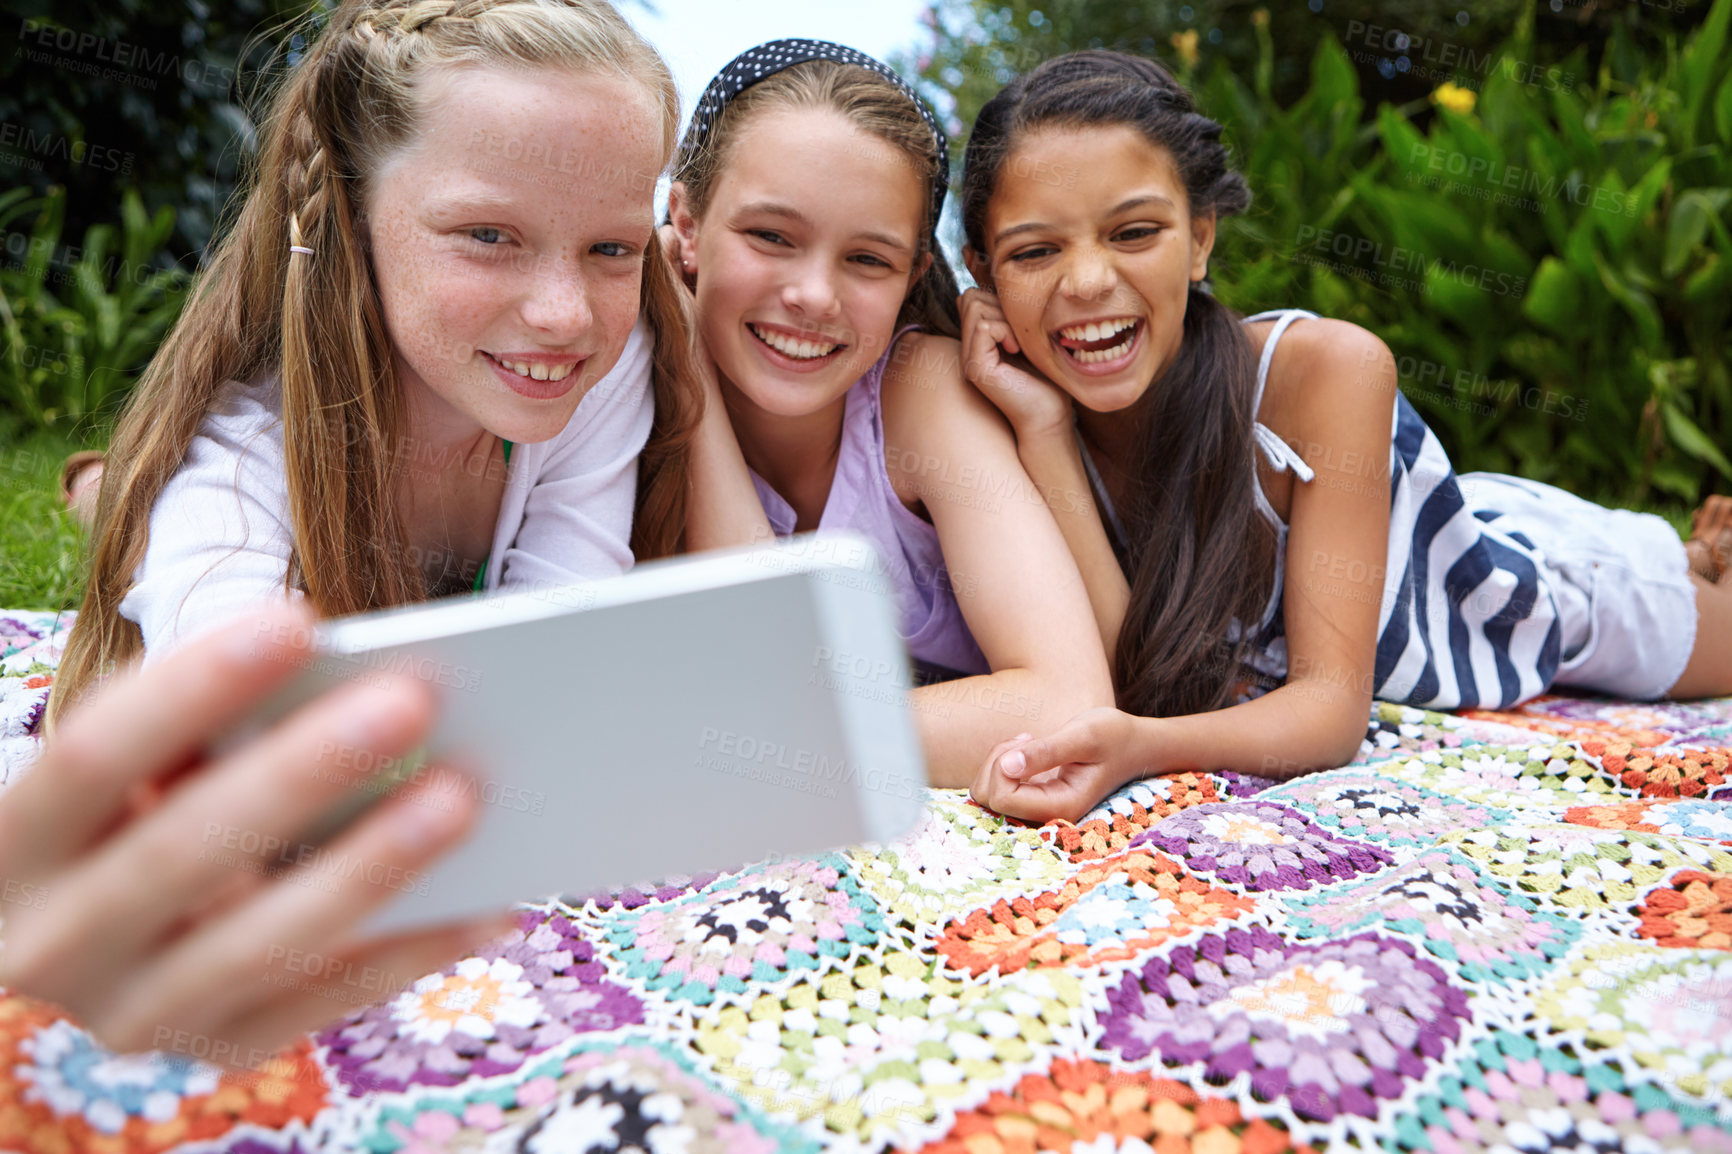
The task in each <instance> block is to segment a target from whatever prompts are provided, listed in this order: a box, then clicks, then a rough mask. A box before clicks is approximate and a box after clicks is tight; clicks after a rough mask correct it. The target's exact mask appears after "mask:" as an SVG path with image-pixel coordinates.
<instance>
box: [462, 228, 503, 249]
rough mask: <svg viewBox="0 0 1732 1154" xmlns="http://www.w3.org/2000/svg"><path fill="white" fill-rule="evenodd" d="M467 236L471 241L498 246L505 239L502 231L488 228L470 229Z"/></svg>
mask: <svg viewBox="0 0 1732 1154" xmlns="http://www.w3.org/2000/svg"><path fill="white" fill-rule="evenodd" d="M469 236H470V238H471V239H473V240H477V241H480V242H481V243H482V244H488V245H492V244H498V243H500V242H501V241H503V240H504V239H505V233H504V232H503V231H502V230H500V229H497V228H492V227H490V226H483V227H481V228H472V229H470V230H469Z"/></svg>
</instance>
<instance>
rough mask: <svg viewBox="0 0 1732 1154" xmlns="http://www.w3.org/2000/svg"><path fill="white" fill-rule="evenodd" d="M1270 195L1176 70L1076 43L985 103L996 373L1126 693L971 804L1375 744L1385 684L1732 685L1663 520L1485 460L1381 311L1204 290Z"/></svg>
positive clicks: (978, 182)
mask: <svg viewBox="0 0 1732 1154" xmlns="http://www.w3.org/2000/svg"><path fill="white" fill-rule="evenodd" d="M1249 204H1250V192H1249V190H1248V189H1247V188H1246V185H1245V181H1244V178H1243V177H1241V176H1240V175H1239V174H1238V173H1237V172H1234V171H1233V170H1232V168H1231V166H1230V165H1229V163H1228V155H1227V150H1226V148H1225V146H1224V145H1223V144H1222V143H1221V126H1220V125H1219V124H1217V123H1216V122H1214V121H1212V120H1210V119H1208V118H1207V117H1205V116H1203V115H1202V114H1201V113H1200V112H1198V111H1197V108H1196V106H1195V104H1194V103H1193V101H1192V99H1191V96H1190V94H1189V93H1188V92H1186V91H1185V89H1184V88H1183V87H1182V86H1180V85H1179V84H1178V83H1177V82H1176V81H1175V80H1174V79H1173V78H1172V77H1171V76H1170V75H1169V74H1168V73H1167V72H1166V70H1165V69H1163V68H1161V67H1160V65H1158V64H1155V63H1153V62H1152V61H1148V60H1144V59H1140V58H1138V57H1134V56H1128V55H1124V54H1122V53H1114V52H1100V51H1093V52H1078V53H1074V54H1071V55H1067V56H1062V57H1059V58H1056V59H1054V60H1050V61H1048V62H1046V63H1045V64H1042V65H1041V66H1040V67H1038V68H1036V69H1034V70H1033V71H1032V72H1030V73H1029V74H1028V75H1026V76H1023V77H1021V78H1019V79H1017V80H1014V81H1012V82H1011V83H1010V84H1009V85H1008V86H1007V87H1006V88H1005V89H1004V90H1003V91H1002V92H1000V93H999V94H998V95H997V96H996V97H994V98H993V99H992V100H991V101H989V102H988V103H987V104H986V106H985V107H984V108H983V109H982V110H981V112H980V115H979V118H978V119H977V121H976V123H975V126H974V129H973V132H972V134H971V136H970V138H969V143H968V153H967V159H966V164H965V168H964V172H963V177H962V216H963V224H964V228H965V230H966V232H967V237H968V247H967V249H966V250H965V255H966V259H967V261H968V265H969V269H970V271H971V272H972V273H973V274H974V277H975V280H976V282H977V283H978V284H979V286H980V287H979V288H977V289H972V290H970V291H969V292H968V293H967V294H966V298H965V300H964V303H963V308H962V313H963V337H962V340H963V347H964V358H965V363H966V365H967V369H968V372H969V375H970V377H971V378H972V380H973V381H974V382H975V383H976V385H977V386H978V387H979V388H980V390H981V392H983V393H984V394H985V395H986V396H987V397H989V398H990V399H991V400H992V401H993V402H994V403H995V404H997V405H998V406H999V407H1000V408H1001V409H1002V410H1003V411H1004V413H1005V414H1006V415H1007V416H1008V417H1009V419H1010V421H1011V423H1012V424H1013V425H1014V426H1015V428H1016V436H1017V446H1018V452H1019V454H1020V456H1021V459H1022V461H1023V463H1024V464H1025V465H1026V466H1027V468H1028V471H1029V474H1030V475H1031V476H1032V477H1033V478H1034V479H1035V480H1036V481H1037V482H1038V483H1040V484H1041V485H1042V486H1043V488H1045V489H1046V490H1047V491H1060V492H1062V491H1064V490H1065V489H1067V488H1072V487H1080V488H1084V489H1092V491H1093V492H1094V493H1095V494H1096V496H1097V498H1098V512H1097V511H1096V509H1094V508H1085V507H1082V505H1081V504H1080V503H1072V504H1070V505H1067V506H1065V507H1062V508H1061V507H1055V509H1054V512H1055V513H1056V514H1057V516H1058V519H1059V523H1060V526H1061V528H1062V529H1063V531H1064V533H1065V537H1066V539H1067V541H1068V542H1069V543H1070V546H1071V549H1072V552H1073V553H1074V555H1075V556H1076V559H1077V562H1078V565H1079V567H1080V568H1081V570H1082V572H1083V576H1084V579H1085V580H1086V581H1087V582H1088V586H1089V593H1090V600H1091V603H1092V604H1093V607H1094V611H1095V617H1096V621H1097V624H1098V627H1099V630H1100V634H1101V637H1102V639H1103V641H1104V642H1105V644H1106V648H1107V650H1108V652H1109V653H1112V654H1114V656H1115V662H1114V667H1115V681H1116V685H1117V696H1118V705H1119V708H1118V709H1101V710H1096V711H1093V712H1092V713H1087V714H1083V715H1081V716H1079V717H1078V718H1076V719H1074V720H1073V721H1071V722H1070V723H1069V724H1067V725H1066V726H1065V727H1064V728H1063V729H1062V730H1061V731H1060V732H1058V733H1056V734H1053V735H1051V736H1050V737H1048V738H1045V739H1041V740H1030V739H1026V738H1023V739H1017V740H1013V741H1009V742H1006V743H1004V744H1002V745H1001V746H999V747H998V748H996V749H995V750H993V751H992V753H991V755H990V756H989V758H988V760H987V763H986V767H985V769H984V770H983V773H982V776H981V779H980V781H981V785H980V786H979V787H977V788H976V790H975V796H976V798H977V799H979V800H980V801H982V802H983V803H984V804H987V805H990V806H992V807H993V808H995V809H997V810H999V811H1001V812H1004V813H1007V814H1012V815H1015V816H1017V817H1022V818H1028V819H1031V820H1046V819H1049V818H1053V817H1066V818H1071V819H1075V818H1078V817H1080V816H1081V814H1083V813H1084V812H1086V811H1087V810H1088V809H1089V808H1090V807H1092V806H1093V805H1094V804H1095V803H1096V802H1098V801H1099V800H1101V799H1102V798H1103V797H1105V796H1106V795H1107V794H1109V793H1111V792H1112V791H1113V790H1114V789H1116V788H1118V787H1119V786H1120V785H1123V784H1125V783H1127V782H1129V781H1131V780H1134V779H1136V778H1139V777H1143V776H1147V775H1151V774H1159V773H1166V772H1173V771H1179V770H1187V769H1235V770H1240V771H1243V772H1247V773H1253V774H1261V775H1263V776H1275V777H1286V776H1289V775H1291V774H1294V773H1299V772H1304V771H1307V770H1310V769H1320V768H1328V767H1332V766H1337V765H1341V764H1343V763H1345V762H1346V761H1348V760H1349V759H1350V758H1352V757H1353V755H1354V754H1355V752H1356V751H1357V750H1358V748H1359V743H1360V741H1361V739H1362V738H1363V737H1364V734H1365V721H1366V716H1367V711H1368V707H1369V705H1370V703H1371V700H1372V698H1373V696H1374V695H1375V696H1376V697H1378V698H1381V699H1383V700H1388V701H1398V702H1406V703H1410V704H1413V705H1419V706H1425V707H1430V708H1441V709H1454V708H1471V707H1488V708H1507V707H1508V706H1510V705H1513V704H1514V703H1516V702H1519V701H1523V700H1526V699H1528V698H1531V697H1533V696H1534V695H1536V694H1538V693H1541V692H1543V691H1544V690H1546V689H1547V688H1549V687H1550V686H1553V685H1570V686H1579V687H1583V688H1588V689H1593V690H1598V691H1602V692H1606V693H1612V694H1615V695H1618V696H1622V697H1631V698H1642V699H1651V698H1657V697H1662V696H1672V697H1696V696H1712V695H1719V694H1725V693H1728V692H1732V645H1729V644H1728V640H1729V638H1732V577H1729V576H1727V575H1725V574H1724V573H1723V572H1722V569H1723V568H1724V563H1723V561H1721V560H1720V554H1718V553H1717V552H1716V551H1715V550H1714V548H1712V546H1713V545H1714V544H1715V543H1716V542H1717V541H1719V540H1720V538H1721V536H1722V534H1723V532H1724V527H1725V525H1724V523H1725V521H1726V519H1727V518H1726V512H1727V510H1726V509H1725V507H1724V505H1723V504H1715V503H1711V504H1710V505H1709V506H1706V507H1705V508H1704V510H1703V511H1702V513H1701V514H1700V515H1699V517H1698V523H1697V531H1698V533H1699V534H1701V535H1702V537H1703V540H1702V541H1701V542H1699V543H1698V544H1697V545H1695V546H1694V547H1693V548H1692V549H1691V550H1690V551H1689V552H1688V554H1687V551H1686V549H1685V546H1684V545H1683V543H1682V542H1680V541H1679V539H1678V535H1677V534H1676V533H1674V532H1673V531H1672V529H1671V528H1670V526H1668V525H1667V524H1666V523H1665V522H1664V521H1662V520H1661V519H1660V518H1658V517H1654V516H1651V515H1646V514H1635V513H1630V512H1625V511H1621V510H1609V509H1602V508H1600V507H1598V506H1595V505H1591V504H1589V503H1588V502H1586V501H1582V500H1580V499H1579V498H1576V497H1574V496H1572V495H1570V494H1568V493H1565V492H1562V491H1561V490H1558V489H1555V488H1552V487H1550V486H1547V485H1541V484H1538V483H1536V482H1532V481H1526V480H1523V479H1521V478H1515V477H1503V476H1497V475H1493V474H1484V473H1474V474H1465V475H1460V476H1458V475H1457V474H1456V473H1455V471H1454V469H1453V468H1452V467H1451V465H1450V462H1449V459H1448V457H1447V456H1446V455H1445V453H1444V451H1443V447H1442V446H1441V445H1440V444H1439V443H1438V440H1437V438H1436V437H1435V436H1434V435H1433V434H1432V433H1431V431H1430V430H1429V429H1428V428H1427V427H1426V426H1425V423H1424V422H1423V421H1422V420H1421V419H1420V417H1419V415H1418V413H1417V412H1416V411H1415V410H1414V409H1413V408H1412V406H1411V405H1409V404H1408V402H1407V401H1406V400H1405V399H1404V398H1402V397H1401V395H1400V393H1399V391H1398V390H1397V388H1396V371H1395V364H1394V360H1393V358H1392V357H1391V355H1390V353H1389V350H1388V349H1387V348H1385V347H1384V345H1383V343H1382V342H1381V341H1379V340H1378V339H1377V338H1376V337H1375V336H1373V335H1372V334H1370V333H1368V332H1366V331H1365V330H1364V329H1361V328H1359V327H1357V326H1355V325H1351V324H1346V323H1344V322H1340V321H1333V320H1324V319H1319V318H1316V317H1315V316H1314V315H1313V314H1311V313H1307V312H1303V311H1301V310H1287V311H1285V312H1280V313H1265V314H1261V315H1258V316H1253V317H1248V318H1245V319H1244V320H1243V321H1241V320H1240V319H1239V318H1238V317H1236V316H1234V315H1233V314H1232V313H1231V312H1229V311H1228V310H1227V309H1226V308H1224V307H1223V306H1222V305H1221V304H1219V303H1218V302H1217V301H1216V300H1215V299H1214V298H1213V297H1212V296H1211V295H1210V294H1209V293H1208V291H1207V289H1206V285H1205V278H1206V277H1207V275H1208V268H1209V256H1210V252H1211V249H1212V247H1213V244H1214V239H1215V228H1216V225H1217V222H1218V221H1219V220H1220V218H1222V217H1224V216H1228V215H1232V214H1234V213H1239V212H1243V211H1244V210H1245V209H1246V208H1247V207H1248V206H1249Z"/></svg>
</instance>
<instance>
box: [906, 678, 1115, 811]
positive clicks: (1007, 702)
mask: <svg viewBox="0 0 1732 1154" xmlns="http://www.w3.org/2000/svg"><path fill="white" fill-rule="evenodd" d="M1063 680H1064V679H1062V678H1060V677H1058V676H1056V675H1047V676H1043V675H1041V674H1040V673H1038V672H1036V671H1035V670H1032V669H1021V668H1016V669H1001V670H999V671H998V672H997V673H991V674H983V675H981V676H978V677H962V678H958V679H957V680H955V681H942V682H939V683H938V684H936V685H923V686H920V687H919V688H917V689H915V690H914V691H913V692H911V693H910V694H909V695H908V703H909V707H910V708H911V709H912V710H913V713H914V725H915V729H916V730H917V731H918V732H919V734H920V745H921V748H922V750H923V751H924V752H925V754H926V775H927V778H928V779H929V780H930V781H931V783H932V784H933V785H935V786H938V787H939V788H942V789H966V788H968V786H969V785H970V784H971V783H972V782H973V781H974V777H975V774H976V773H977V772H979V770H980V767H981V765H982V764H984V763H985V761H986V755H987V754H988V753H990V752H992V747H993V746H995V745H997V744H998V743H999V742H1001V741H1003V740H1005V739H1006V738H1008V737H1014V736H1016V735H1017V734H1018V733H1032V734H1034V735H1035V736H1037V737H1038V736H1041V735H1043V734H1045V733H1048V732H1050V731H1052V730H1054V729H1056V728H1058V727H1059V726H1061V725H1063V724H1064V723H1065V722H1066V721H1068V720H1070V719H1071V718H1072V717H1075V716H1076V715H1077V714H1078V713H1081V712H1082V711H1083V710H1085V709H1090V708H1093V707H1095V706H1097V705H1104V704H1108V703H1107V702H1103V701H1097V700H1093V699H1091V698H1089V696H1088V695H1086V694H1079V693H1077V692H1075V691H1074V690H1072V689H1069V688H1067V687H1066V686H1065V685H1064V684H1063Z"/></svg>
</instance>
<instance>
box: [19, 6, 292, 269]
mask: <svg viewBox="0 0 1732 1154" xmlns="http://www.w3.org/2000/svg"><path fill="white" fill-rule="evenodd" d="M315 2H318V0H315ZM308 8H309V3H308V0H224V2H223V3H220V4H208V3H205V2H204V0H16V2H15V3H11V4H8V6H7V15H8V16H9V17H10V19H9V20H8V22H7V25H6V27H7V28H8V30H10V31H11V33H12V43H11V45H9V46H8V48H7V49H6V51H4V52H0V123H3V125H4V134H3V135H0V167H5V166H9V167H10V168H11V170H12V175H11V176H9V177H8V179H6V181H5V183H7V184H13V183H16V184H18V185H20V186H23V187H27V188H29V189H30V190H31V191H32V193H33V194H35V195H37V196H46V195H48V192H49V190H50V189H51V188H54V187H56V186H59V187H62V188H64V189H65V190H66V207H65V214H66V221H67V223H68V228H69V230H70V231H71V233H72V234H73V235H82V234H83V232H84V230H85V229H86V228H88V227H89V226H90V225H92V224H96V223H100V222H102V221H106V220H110V219H112V217H113V213H114V205H115V204H116V203H117V202H118V201H119V200H120V191H121V189H122V188H123V187H125V188H136V189H138V190H139V192H140V195H141V196H142V197H143V199H144V203H145V205H146V206H147V207H149V208H150V209H152V210H154V209H156V208H159V207H163V206H169V207H173V208H174V209H175V213H176V216H175V224H176V231H175V233H174V234H173V236H172V237H171V239H170V241H169V243H168V244H167V245H166V246H165V247H166V248H168V249H170V250H172V254H173V257H174V259H176V260H180V261H185V262H186V263H187V264H188V265H189V267H190V265H192V264H195V263H196V262H197V260H198V257H199V255H200V253H201V252H202V251H203V249H204V247H205V245H206V244H207V243H208V242H209V240H210V237H211V235H212V233H213V232H214V230H215V229H216V227H217V222H218V220H219V219H220V217H221V213H222V210H223V207H224V205H225V204H226V203H227V201H228V199H229V196H230V193H231V192H232V191H233V189H234V186H235V181H236V179H237V177H238V175H239V172H240V167H241V164H242V163H243V161H244V160H245V159H246V157H247V156H248V155H249V154H250V153H251V152H252V149H253V145H254V125H253V120H252V115H251V111H250V110H249V99H248V98H249V97H250V96H251V95H252V93H253V90H254V89H255V88H256V87H257V86H258V82H260V81H261V80H263V79H264V78H265V77H266V75H267V74H268V72H269V70H270V69H271V68H273V67H274V66H276V65H278V64H280V63H281V60H282V57H281V56H280V52H281V48H282V47H283V46H282V45H281V44H280V43H279V42H280V40H281V38H282V30H283V29H284V28H285V26H287V25H288V24H290V23H291V22H292V21H294V20H296V19H298V18H299V17H300V16H301V15H302V14H304V13H305V12H306V11H307V9H308ZM289 47H291V48H292V45H291V46H289Z"/></svg>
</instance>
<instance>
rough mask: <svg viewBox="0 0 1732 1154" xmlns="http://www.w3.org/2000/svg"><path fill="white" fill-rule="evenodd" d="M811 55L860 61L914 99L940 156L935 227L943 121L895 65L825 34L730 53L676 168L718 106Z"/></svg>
mask: <svg viewBox="0 0 1732 1154" xmlns="http://www.w3.org/2000/svg"><path fill="white" fill-rule="evenodd" d="M809 60H833V61H835V62H836V63H837V64H858V65H859V66H860V67H862V68H865V69H869V70H870V71H873V72H876V73H877V74H878V75H880V76H882V77H884V79H886V80H888V81H890V83H892V84H894V85H895V86H896V87H897V88H898V89H900V90H901V92H902V95H904V96H906V97H908V99H909V100H910V101H912V102H913V103H914V107H915V109H916V110H917V111H919V113H920V119H922V120H924V121H925V122H926V127H928V128H930V129H931V130H932V143H933V149H934V153H933V155H934V156H935V157H936V158H937V160H938V172H937V175H936V176H935V177H934V179H933V182H932V226H933V228H935V229H936V228H937V227H938V214H939V212H940V211H941V210H942V209H943V208H944V193H945V191H946V190H947V189H948V188H949V185H950V139H949V137H947V136H945V134H944V126H943V125H941V124H939V123H938V117H936V116H934V115H933V113H932V109H931V108H930V107H928V106H927V104H926V101H924V100H922V99H920V95H919V94H918V93H917V92H915V91H914V89H913V88H911V87H909V85H908V82H907V81H906V80H904V79H902V77H900V76H898V75H897V74H896V70H895V69H893V68H891V67H890V66H889V65H888V64H885V63H883V62H882V61H879V60H876V59H874V58H873V57H870V56H868V55H866V54H865V53H864V52H857V51H855V50H854V49H852V48H848V47H845V46H843V45H841V44H832V43H831V42H830V41H828V40H772V41H770V42H769V43H767V44H760V45H758V46H757V47H756V48H748V49H747V50H746V51H744V52H742V53H740V54H739V55H738V56H736V57H734V58H733V60H731V61H730V62H729V63H728V66H727V67H726V68H724V69H722V70H721V71H720V72H718V73H716V78H715V79H714V80H712V81H710V86H709V87H708V88H706V89H704V94H703V96H701V97H699V99H698V107H697V110H696V111H694V112H693V113H692V123H691V125H690V127H688V128H687V129H686V136H685V139H684V140H683V141H681V142H680V152H679V161H678V163H677V164H676V165H675V169H674V171H675V172H678V171H679V170H680V169H683V168H684V167H685V166H686V164H687V162H688V161H689V160H690V159H691V158H692V157H693V156H696V155H697V154H698V152H699V150H701V149H702V148H703V147H704V146H705V145H706V144H707V143H708V142H709V139H710V131H711V130H712V129H713V128H714V127H715V125H716V122H717V121H719V120H720V119H721V118H722V111H723V110H724V109H725V108H727V106H728V102H729V101H730V100H732V99H734V97H736V96H738V95H739V94H740V93H742V92H744V91H745V90H746V89H748V88H750V87H751V86H752V85H754V84H756V83H757V82H758V81H760V80H763V79H764V78H766V77H769V76H774V75H775V74H776V73H778V72H780V71H782V69H784V68H792V67H793V66H794V65H796V64H804V63H806V62H807V61H809Z"/></svg>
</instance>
